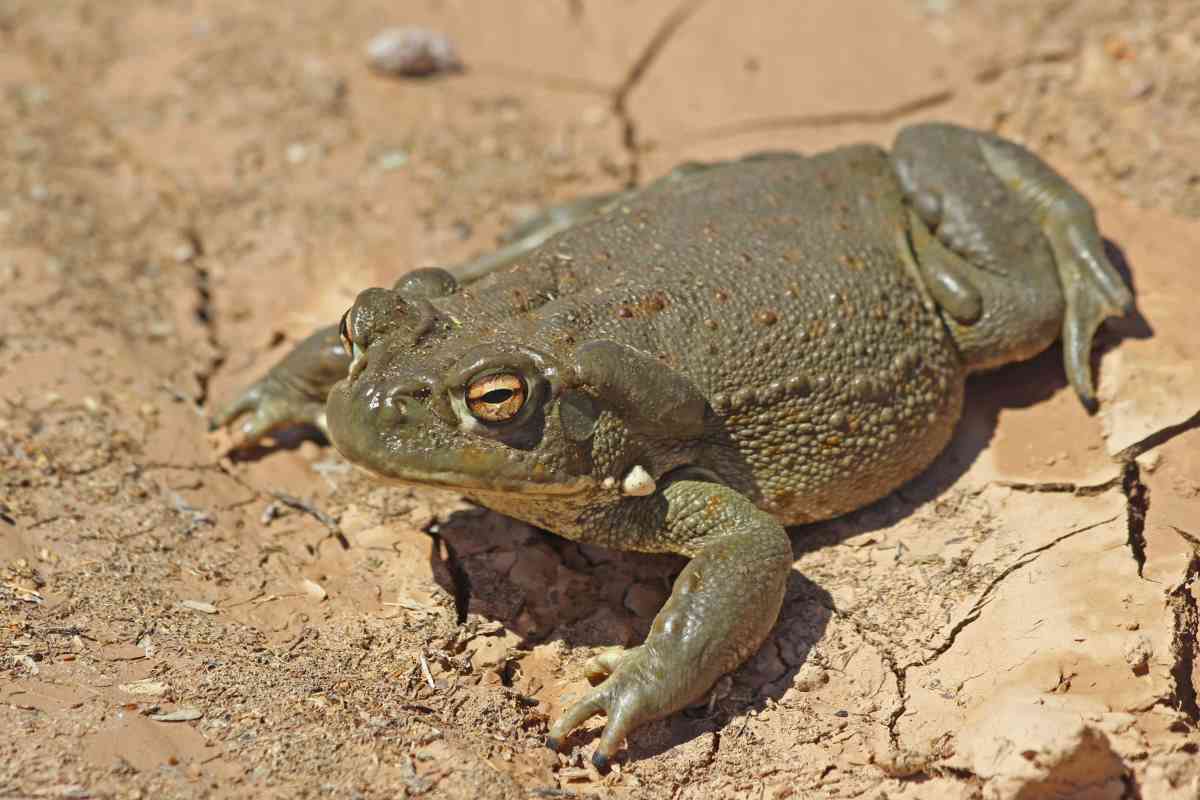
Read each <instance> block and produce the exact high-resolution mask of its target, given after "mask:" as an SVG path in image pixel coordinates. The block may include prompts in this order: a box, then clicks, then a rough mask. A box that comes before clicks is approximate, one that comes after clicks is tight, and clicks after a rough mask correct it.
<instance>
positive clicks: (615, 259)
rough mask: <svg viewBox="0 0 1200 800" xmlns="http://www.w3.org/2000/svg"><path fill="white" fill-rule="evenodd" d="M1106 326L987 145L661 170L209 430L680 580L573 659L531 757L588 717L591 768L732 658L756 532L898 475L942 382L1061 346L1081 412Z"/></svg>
mask: <svg viewBox="0 0 1200 800" xmlns="http://www.w3.org/2000/svg"><path fill="white" fill-rule="evenodd" d="M554 234H556V235H554ZM454 272H457V274H458V277H459V278H460V279H469V278H473V277H476V276H478V275H480V274H484V275H485V277H482V278H481V279H480V280H478V281H476V282H474V283H470V284H469V285H465V286H460V281H459V280H455V278H454V275H452V274H451V273H454ZM1130 305H1131V296H1130V294H1129V292H1128V290H1127V288H1126V287H1125V286H1124V284H1123V282H1122V280H1121V278H1120V277H1119V276H1118V275H1117V273H1116V272H1115V270H1113V268H1112V266H1111V265H1110V264H1109V263H1108V262H1107V261H1106V260H1105V256H1104V249H1103V246H1102V243H1101V240H1100V237H1099V234H1098V233H1097V231H1096V226H1095V221H1094V218H1093V215H1092V211H1091V208H1090V206H1088V204H1087V203H1086V201H1084V200H1083V198H1082V197H1080V196H1079V195H1078V194H1077V193H1076V192H1074V190H1073V189H1071V187H1070V186H1069V185H1068V184H1067V183H1066V182H1065V181H1064V180H1063V179H1062V178H1060V177H1059V176H1058V175H1057V174H1055V173H1054V172H1053V171H1051V170H1050V169H1049V168H1048V167H1047V166H1046V165H1045V164H1043V163H1042V162H1041V161H1039V160H1038V159H1037V158H1036V157H1035V156H1033V155H1032V154H1030V153H1029V152H1028V151H1026V150H1024V149H1023V148H1020V147H1019V146H1017V145H1015V144H1012V143H1010V142H1007V141H1005V140H1002V139H999V138H997V137H994V136H990V135H987V134H980V133H976V132H973V131H969V130H966V129H962V128H957V127H953V126H949V125H924V126H918V127H914V128H909V129H907V130H906V131H904V132H903V133H902V134H901V136H900V138H899V139H898V140H897V143H896V146H895V148H894V150H893V152H892V153H891V154H890V155H889V154H888V153H887V152H885V151H884V150H882V149H881V148H878V147H874V146H868V145H858V146H852V147H846V148H842V149H838V150H835V151H832V152H829V153H825V154H822V155H818V156H814V157H803V156H800V155H795V154H788V153H764V154H760V155H757V156H751V157H749V158H747V159H743V160H741V161H737V162H726V163H720V164H711V165H697V164H694V165H687V166H685V167H681V168H680V169H678V170H676V171H675V172H673V173H672V174H671V175H669V176H667V177H665V178H663V179H662V180H660V181H658V182H656V183H654V184H652V185H651V186H649V187H647V188H645V189H642V190H638V191H634V192H626V193H620V194H616V195H609V196H606V197H602V198H589V199H586V200H584V201H580V202H578V203H575V204H570V205H568V206H564V207H560V208H558V209H552V210H551V211H550V212H547V214H546V215H544V216H543V217H542V218H541V219H540V220H539V221H538V223H537V224H534V225H532V226H527V227H526V229H525V230H523V231H522V232H520V235H519V236H518V240H517V241H516V242H515V243H514V244H512V245H510V246H509V247H508V248H505V249H504V250H502V251H501V253H500V254H499V255H497V256H494V257H489V258H486V259H481V261H480V262H477V263H475V264H470V265H464V266H463V267H461V268H459V269H457V270H451V272H446V271H442V270H424V271H420V272H418V273H413V274H411V275H410V276H408V277H406V278H405V279H402V280H401V282H400V283H399V284H398V285H397V287H396V288H394V289H370V290H367V291H365V292H363V293H362V294H361V295H360V296H359V298H358V301H357V302H356V303H355V305H354V307H353V308H352V309H351V310H350V311H349V312H348V313H347V316H346V318H345V320H344V322H343V331H342V332H343V334H344V335H345V336H346V337H347V339H346V344H345V345H342V344H341V343H340V340H339V338H338V336H337V333H336V332H335V331H334V330H333V329H325V330H322V331H318V332H317V333H316V334H314V335H313V337H311V338H310V339H309V340H308V341H307V342H306V343H305V344H303V345H301V347H300V348H298V349H297V351H295V352H294V353H293V354H292V355H289V356H288V358H287V359H285V360H284V362H282V363H281V364H280V365H279V366H277V367H276V368H275V369H274V370H272V373H270V374H269V375H268V376H267V377H266V378H264V379H263V380H262V381H260V382H259V383H258V384H255V386H253V387H251V388H250V390H248V391H247V393H246V394H245V395H243V397H242V398H240V399H239V400H238V401H237V402H235V403H234V404H233V405H231V406H230V408H229V409H227V410H226V411H225V412H224V413H222V414H221V415H220V416H219V418H218V422H222V423H227V422H230V421H232V420H233V419H234V418H235V417H237V416H238V415H240V414H242V413H251V414H252V416H251V418H250V419H249V421H248V422H247V423H246V424H245V425H244V426H243V432H244V433H245V435H246V438H247V439H248V440H254V439H257V438H259V437H261V436H263V435H265V434H266V433H267V432H269V431H270V430H271V429H272V428H274V427H277V426H279V425H280V424H284V423H288V422H295V421H313V422H317V423H318V424H321V425H322V426H323V427H325V429H326V430H327V432H328V433H329V436H330V438H331V440H332V441H333V443H334V445H335V446H336V447H337V448H338V450H339V451H340V452H341V453H342V454H343V455H344V456H345V457H346V458H347V459H348V460H350V461H351V462H353V463H355V464H357V465H359V466H361V467H363V468H364V469H366V470H368V471H370V472H372V473H374V474H375V475H378V476H380V477H381V478H384V479H387V480H392V481H398V482H403V483H416V484H425V485H438V486H443V487H449V488H454V489H456V490H458V491H461V492H462V494H464V495H465V496H467V497H469V498H471V499H472V500H474V501H476V502H478V503H480V504H482V505H485V506H487V507H489V508H493V509H496V510H498V511H501V512H503V513H505V514H509V515H511V516H514V517H517V518H520V519H523V520H527V521H529V522H531V523H533V524H535V525H539V526H541V527H544V528H546V529H548V530H551V531H554V532H555V533H558V534H561V535H563V536H566V537H568V538H571V539H576V540H579V541H585V542H590V543H596V544H601V545H605V546H610V547H614V548H620V549H629V550H640V551H648V552H673V553H681V554H684V555H686V556H689V557H691V558H692V561H691V562H690V563H689V564H688V566H687V568H686V569H685V570H684V572H683V573H682V574H681V575H680V577H679V579H678V580H677V582H676V586H675V590H674V592H673V594H672V596H671V598H670V600H668V602H667V604H666V605H665V606H664V607H663V610H662V612H660V614H659V615H658V617H657V618H656V620H655V622H654V625H653V627H652V629H651V633H650V635H649V636H648V637H647V640H646V642H645V643H644V644H643V645H641V646H639V647H636V648H632V649H630V650H627V651H625V650H620V649H611V650H607V651H604V652H603V653H601V654H600V655H599V656H597V657H596V658H594V659H593V660H592V662H590V663H589V673H591V674H592V675H593V676H594V677H597V678H606V679H605V680H604V681H603V682H602V683H600V685H599V686H598V687H596V689H595V690H593V692H592V694H590V695H589V696H588V697H586V698H584V699H583V700H581V701H580V702H579V703H577V704H576V705H575V706H573V707H572V708H570V709H568V711H567V712H566V713H565V714H564V716H563V718H562V719H561V720H559V721H558V722H557V723H556V724H555V725H554V727H553V728H552V729H551V732H550V739H551V743H552V745H553V746H558V744H559V742H560V740H561V738H562V737H564V736H565V735H566V734H568V733H569V732H570V730H571V729H572V728H574V727H576V726H577V725H578V724H579V723H581V722H582V721H583V720H584V719H586V718H587V717H588V716H591V715H592V714H594V713H598V712H605V713H607V714H608V723H607V726H606V729H605V733H604V735H603V736H602V737H601V740H600V744H599V747H598V749H597V752H596V756H595V760H596V761H597V763H599V764H604V763H606V762H607V760H608V758H610V757H611V756H612V755H613V754H614V753H615V751H616V750H617V748H618V747H619V745H620V742H621V740H622V739H623V738H624V736H625V735H626V734H627V733H628V732H629V731H630V730H632V729H633V728H634V727H636V726H637V725H639V724H642V723H644V722H646V721H648V720H651V719H655V718H658V717H661V716H664V715H666V714H669V713H671V712H672V711H675V710H677V709H679V708H682V707H684V706H686V705H687V704H689V703H693V702H695V701H696V700H698V699H699V698H701V697H702V696H703V695H704V694H705V693H706V692H707V691H708V689H709V688H710V687H711V685H712V684H713V682H714V681H715V680H716V679H717V678H718V677H720V675H722V674H723V673H725V672H728V671H730V670H732V669H734V668H736V666H737V665H738V664H740V663H741V662H742V661H744V660H745V659H746V658H747V657H749V656H750V655H751V654H752V653H753V652H754V650H755V649H757V647H758V646H759V645H760V644H761V642H762V640H763V639H764V638H765V636H766V635H767V633H768V631H769V629H770V627H771V625H772V624H773V623H774V621H775V619H776V617H777V615H778V611H779V607H780V604H781V602H782V598H783V592H784V586H785V584H786V580H787V575H788V572H789V571H790V569H791V561H792V554H791V548H790V543H789V540H788V538H787V536H786V534H785V532H784V530H783V527H782V526H783V525H791V524H797V523H804V522H811V521H814V520H820V519H826V518H829V517H833V516H836V515H839V514H843V513H845V512H847V511H850V510H852V509H855V508H859V507H861V506H863V505H865V504H867V503H870V502H871V501H873V500H875V499H877V498H879V497H881V496H883V495H885V494H887V493H888V492H890V491H892V490H893V489H895V488H896V487H898V486H900V485H901V484H903V483H904V482H906V481H908V480H910V479H911V478H912V477H914V476H915V475H917V474H918V473H919V472H920V471H921V470H922V469H924V468H925V467H926V466H927V465H928V464H929V462H930V461H931V460H932V459H933V458H934V457H935V456H936V455H937V454H938V453H939V452H940V451H941V450H942V449H943V447H944V446H945V445H946V443H947V441H948V440H949V438H950V436H951V434H952V432H953V430H954V426H955V424H956V422H957V420H958V417H959V414H960V411H961V407H962V400H963V385H964V380H965V378H966V376H967V374H968V373H969V372H971V371H972V370H977V369H985V368H991V367H995V366H998V365H1000V364H1003V363H1007V362H1009V361H1013V360H1018V359H1022V358H1027V357H1029V356H1031V355H1033V354H1035V353H1037V352H1038V351H1040V350H1042V349H1043V348H1045V347H1046V346H1047V345H1049V344H1050V343H1051V342H1052V341H1054V340H1055V339H1056V338H1058V337H1059V336H1060V335H1061V336H1062V337H1063V339H1064V355H1065V361H1066V367H1067V371H1068V375H1069V377H1070V378H1071V382H1072V384H1073V385H1074V387H1075V389H1076V390H1077V392H1078V393H1079V395H1080V398H1081V400H1083V402H1085V403H1086V404H1089V405H1090V404H1092V403H1094V398H1093V395H1092V387H1091V375H1090V372H1089V370H1088V351H1089V349H1090V346H1091V339H1092V335H1093V333H1094V331H1095V329H1096V327H1097V326H1098V325H1099V324H1100V322H1101V321H1102V320H1103V319H1104V318H1105V317H1107V316H1110V315H1113V314H1118V313H1123V312H1124V311H1126V310H1128V308H1129V307H1130ZM347 348H348V349H349V350H350V351H352V352H350V353H348V352H347ZM351 360H352V361H353V363H350V362H351ZM347 368H348V372H347ZM335 375H336V376H339V377H340V376H346V377H344V379H341V380H339V381H338V382H337V383H336V385H334V386H333V387H332V389H331V390H330V388H329V386H330V384H331V383H333V380H334V376H335ZM494 376H508V377H506V378H505V380H508V381H509V383H508V384H506V385H509V386H517V387H520V394H522V395H523V401H522V398H521V397H519V396H518V397H517V398H516V400H513V401H512V402H513V404H514V405H515V406H516V407H519V410H518V411H517V412H516V413H515V415H514V416H512V418H511V419H506V420H503V421H495V420H493V421H488V420H487V419H481V418H479V416H478V413H477V412H478V409H475V408H474V407H473V406H472V402H471V400H470V399H469V394H470V391H471V390H470V388H469V387H471V385H472V384H473V383H475V382H477V381H480V380H481V379H487V378H489V377H494ZM514 376H515V377H514ZM513 381H515V382H513ZM326 393H327V394H328V399H327V402H326V403H325V404H324V407H323V410H322V405H321V403H322V400H324V399H325V396H326ZM494 396H495V397H505V396H507V395H503V394H500V395H494ZM489 397H492V395H489Z"/></svg>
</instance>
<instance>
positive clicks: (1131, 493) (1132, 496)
mask: <svg viewBox="0 0 1200 800" xmlns="http://www.w3.org/2000/svg"><path fill="white" fill-rule="evenodd" d="M1121 492H1122V494H1124V495H1125V517H1126V523H1125V524H1126V527H1127V528H1128V531H1129V538H1128V539H1127V540H1126V542H1127V544H1128V545H1129V552H1130V553H1132V554H1133V560H1134V561H1135V562H1137V573H1138V577H1139V578H1140V577H1142V570H1143V569H1144V568H1145V566H1146V512H1147V511H1149V510H1150V487H1149V486H1147V485H1146V484H1144V483H1143V482H1142V470H1141V468H1140V467H1139V466H1138V463H1137V461H1136V460H1134V459H1132V458H1131V459H1129V460H1128V461H1126V462H1125V464H1124V466H1123V468H1122V473H1121Z"/></svg>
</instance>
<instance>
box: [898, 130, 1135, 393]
mask: <svg viewBox="0 0 1200 800" xmlns="http://www.w3.org/2000/svg"><path fill="white" fill-rule="evenodd" d="M892 162H893V164H894V166H895V170H896V174H897V176H898V177H899V179H900V184H901V186H902V188H903V190H904V193H905V196H906V197H907V199H908V201H909V203H910V205H911V207H912V209H913V216H914V217H916V218H918V219H919V223H917V224H914V226H913V236H912V239H913V241H912V244H913V250H914V254H915V256H916V259H917V262H918V264H919V268H920V270H921V274H922V278H923V280H924V282H925V284H926V287H927V288H928V289H929V291H930V294H931V295H932V297H933V298H934V300H935V301H936V302H937V303H938V305H939V306H941V308H942V310H943V312H944V314H943V316H944V318H946V322H947V326H948V327H949V329H950V332H951V334H952V335H953V336H954V338H955V341H956V342H957V344H958V346H959V350H960V352H962V354H963V356H964V358H965V359H966V362H967V365H968V366H969V367H970V368H971V369H989V368H991V367H996V366H1000V365H1001V364H1005V363H1008V362H1011V361H1017V360H1021V359H1024V358H1029V357H1030V356H1033V355H1034V354H1036V353H1037V352H1039V351H1040V350H1042V349H1043V348H1045V347H1046V346H1047V345H1049V344H1050V343H1051V342H1052V341H1054V339H1056V338H1058V337H1059V336H1061V337H1062V340H1063V360H1064V366H1065V369H1066V372H1067V377H1068V378H1069V379H1070V382H1071V385H1072V387H1074V389H1075V392H1076V394H1077V395H1078V396H1079V399H1080V400H1081V401H1082V402H1083V404H1084V405H1085V406H1087V407H1088V408H1092V407H1094V405H1095V390H1094V388H1093V381H1092V372H1091V364H1090V354H1091V347H1092V337H1093V336H1094V335H1095V333H1096V330H1097V328H1099V326H1100V324H1101V323H1102V322H1103V321H1104V320H1105V319H1106V318H1107V317H1111V316H1119V315H1122V314H1126V313H1128V312H1129V311H1131V310H1132V308H1133V296H1132V294H1131V293H1130V291H1129V288H1128V287H1127V286H1126V285H1125V282H1124V280H1123V279H1122V278H1121V276H1120V274H1119V273H1118V272H1117V271H1116V269H1115V268H1114V267H1113V265H1112V264H1111V263H1110V262H1109V260H1108V257H1107V256H1106V254H1105V250H1104V242H1103V240H1102V239H1101V237H1100V233H1099V230H1098V229H1097V226H1096V218H1095V214H1094V212H1093V210H1092V207H1091V205H1090V204H1089V203H1088V201H1087V200H1086V199H1085V198H1084V197H1083V196H1082V195H1081V194H1080V193H1079V192H1077V191H1076V190H1075V189H1074V188H1073V187H1072V186H1071V184H1069V183H1068V182H1067V181H1066V180H1065V179H1064V178H1063V177H1062V176H1061V175H1059V174H1058V173H1056V172H1055V171H1054V170H1053V169H1051V168H1050V167H1049V166H1048V165H1047V164H1046V163H1045V162H1043V161H1042V160H1041V159H1040V158H1038V157H1037V156H1035V155H1034V154H1033V153H1031V152H1029V151H1028V150H1026V149H1025V148H1024V147H1021V146H1020V145H1018V144H1016V143H1014V142H1010V141H1008V140H1006V139H1002V138H1000V137H999V136H995V135H992V134H989V133H982V132H979V131H972V130H969V129H966V128H960V127H957V126H955V125H947V124H944V123H931V124H925V125H914V126H912V127H909V128H906V129H904V130H903V131H901V133H900V135H899V136H898V137H897V139H896V144H895V147H894V149H893V153H892Z"/></svg>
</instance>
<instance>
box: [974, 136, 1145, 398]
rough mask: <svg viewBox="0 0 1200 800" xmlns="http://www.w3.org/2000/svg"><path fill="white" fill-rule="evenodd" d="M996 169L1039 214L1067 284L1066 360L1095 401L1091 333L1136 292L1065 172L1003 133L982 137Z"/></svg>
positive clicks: (1078, 387)
mask: <svg viewBox="0 0 1200 800" xmlns="http://www.w3.org/2000/svg"><path fill="white" fill-rule="evenodd" d="M980 149H981V150H982V152H983V157H984V159H985V160H986V161H987V164H988V166H989V167H990V168H991V170H992V172H993V173H994V174H995V175H996V177H998V178H999V179H1000V180H1002V181H1003V182H1004V183H1005V184H1006V185H1007V186H1008V187H1009V189H1010V190H1011V191H1012V192H1013V193H1015V194H1016V195H1017V196H1018V197H1020V198H1021V200H1023V201H1024V202H1025V203H1027V204H1028V205H1029V207H1030V208H1032V209H1033V210H1034V211H1035V214H1037V215H1038V219H1039V221H1040V223H1041V227H1042V233H1043V234H1044V235H1045V236H1046V239H1047V240H1048V241H1049V242H1050V249H1051V250H1052V251H1053V252H1054V262H1055V265H1056V266H1057V267H1058V276H1059V282H1060V283H1061V284H1062V291H1063V299H1064V300H1065V301H1066V306H1067V307H1066V313H1065V314H1064V315H1063V324H1062V342H1063V360H1064V362H1065V367H1066V371H1067V377H1068V378H1069V379H1070V381H1071V385H1072V386H1073V387H1074V388H1075V392H1076V393H1077V394H1078V395H1079V399H1080V400H1082V401H1083V403H1084V405H1085V406H1088V407H1089V408H1092V407H1093V406H1094V405H1095V403H1096V396H1095V391H1094V388H1093V386H1094V384H1093V381H1092V366H1091V358H1090V356H1091V350H1092V338H1093V337H1094V336H1095V335H1096V330H1097V329H1098V328H1099V327H1100V323H1102V322H1104V320H1105V319H1107V318H1108V317H1115V316H1122V315H1124V314H1128V313H1129V312H1131V311H1132V310H1133V294H1132V293H1131V292H1130V291H1129V287H1127V286H1126V285H1125V281H1124V280H1122V278H1121V275H1120V274H1119V273H1118V272H1117V270H1116V268H1115V267H1113V265H1112V263H1111V262H1110V261H1109V260H1108V256H1107V254H1106V253H1105V251H1104V241H1103V240H1102V239H1101V237H1100V232H1099V230H1098V229H1097V226H1096V215H1095V213H1094V212H1093V210H1092V206H1091V204H1090V203H1088V201H1087V200H1086V199H1084V197H1083V196H1082V195H1081V194H1079V192H1077V191H1075V189H1074V188H1073V187H1072V186H1071V185H1070V184H1069V183H1067V181H1066V180H1064V179H1063V178H1062V177H1061V176H1060V175H1058V174H1057V173H1056V172H1054V171H1053V170H1051V169H1049V168H1048V167H1047V166H1046V165H1045V164H1044V163H1042V161H1041V160H1040V159H1038V158H1037V157H1036V156H1034V155H1033V154H1032V153H1030V152H1029V151H1028V150H1026V149H1024V148H1023V147H1020V146H1019V145H1016V144H1014V143H1012V142H1009V141H1006V140H1004V139H1000V138H995V137H993V138H989V139H985V140H983V141H982V142H981V148H980Z"/></svg>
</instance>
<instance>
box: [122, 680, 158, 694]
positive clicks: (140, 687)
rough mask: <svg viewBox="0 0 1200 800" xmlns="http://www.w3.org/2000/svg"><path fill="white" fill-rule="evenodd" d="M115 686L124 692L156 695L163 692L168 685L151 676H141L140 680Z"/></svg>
mask: <svg viewBox="0 0 1200 800" xmlns="http://www.w3.org/2000/svg"><path fill="white" fill-rule="evenodd" d="M117 688H118V689H120V690H121V691H122V692H125V693H126V694H136V695H149V696H156V695H160V694H164V693H165V692H166V691H167V688H168V687H167V684H165V683H163V682H162V681H156V680H154V679H153V678H143V679H142V680H140V681H130V682H129V683H122V684H120V685H119V686H117Z"/></svg>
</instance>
